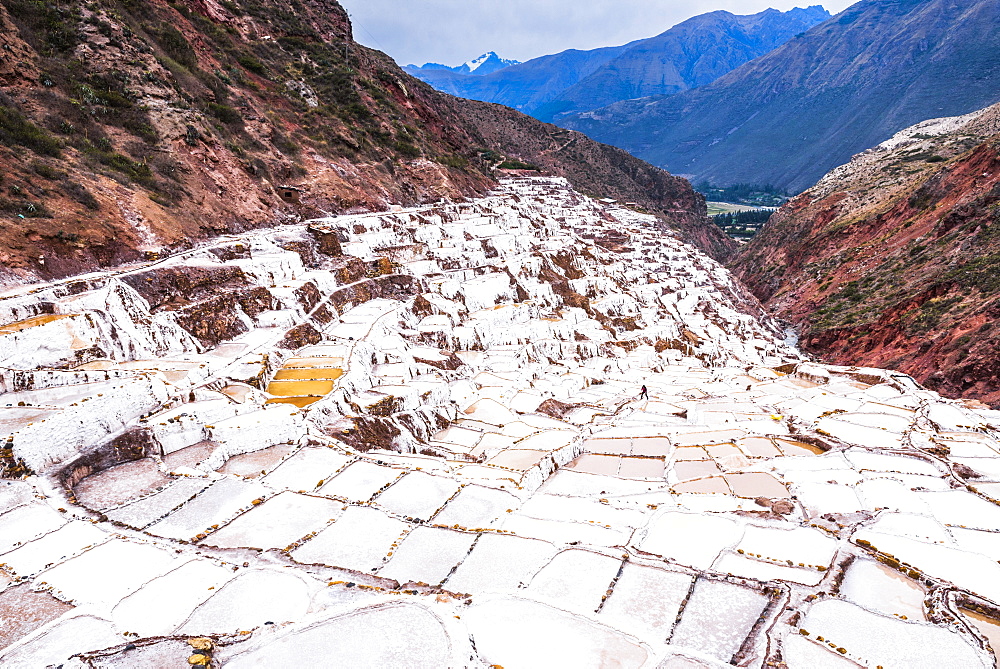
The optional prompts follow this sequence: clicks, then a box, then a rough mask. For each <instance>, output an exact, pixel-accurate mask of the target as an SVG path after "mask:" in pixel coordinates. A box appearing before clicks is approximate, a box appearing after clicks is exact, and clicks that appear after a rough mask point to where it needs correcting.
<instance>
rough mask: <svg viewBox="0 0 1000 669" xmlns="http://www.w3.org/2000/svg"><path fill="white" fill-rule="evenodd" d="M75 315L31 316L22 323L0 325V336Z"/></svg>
mask: <svg viewBox="0 0 1000 669" xmlns="http://www.w3.org/2000/svg"><path fill="white" fill-rule="evenodd" d="M75 315H76V314H45V315H44V316H33V317H32V318H26V319H24V320H23V321H17V322H16V323H8V324H7V325H0V335H6V334H14V333H16V332H21V331H22V330H27V329H29V328H36V327H38V326H39V325H45V324H46V323H52V322H53V321H60V320H62V319H64V318H72V317H73V316H75Z"/></svg>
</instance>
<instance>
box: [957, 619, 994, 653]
mask: <svg viewBox="0 0 1000 669" xmlns="http://www.w3.org/2000/svg"><path fill="white" fill-rule="evenodd" d="M959 610H960V611H961V612H962V615H964V616H965V617H966V618H968V619H969V622H971V623H972V624H973V625H975V627H976V629H978V630H979V633H980V634H982V635H983V636H984V637H986V640H987V641H989V642H990V646H991V647H992V648H993V657H994V658H996V659H997V661H998V662H1000V620H998V619H996V618H991V617H990V616H987V615H985V614H982V613H979V612H978V611H973V610H971V609H967V608H965V607H961V608H960V609H959Z"/></svg>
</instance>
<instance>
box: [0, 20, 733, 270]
mask: <svg viewBox="0 0 1000 669" xmlns="http://www.w3.org/2000/svg"><path fill="white" fill-rule="evenodd" d="M0 48H2V53H4V54H6V56H5V57H4V59H3V60H0V175H2V183H0V188H2V193H0V219H2V221H3V225H2V226H0V283H4V284H10V283H16V282H20V281H26V280H32V279H35V278H43V279H44V278H53V277H59V276H66V275H69V274H74V273H79V272H84V271H88V270H90V269H94V268H97V267H102V266H108V265H111V264H120V263H123V262H129V261H133V260H136V259H140V258H143V257H144V256H145V255H147V254H156V253H164V252H167V253H169V252H173V251H176V250H179V249H183V248H189V247H190V246H192V245H193V244H195V243H197V242H198V241H199V240H202V239H205V238H207V237H210V236H213V235H218V234H223V233H229V232H233V231H237V230H245V229H248V228H254V227H263V226H270V225H275V224H277V223H280V222H284V221H289V220H297V219H299V218H301V217H302V216H315V215H322V214H323V213H324V212H330V213H340V212H346V211H364V210H372V211H378V210H385V209H387V208H388V207H389V206H390V205H392V204H404V205H405V204H416V203H421V202H429V201H430V202H436V201H438V200H440V199H442V198H450V199H461V198H464V197H467V196H471V195H476V194H481V193H483V192H485V191H486V190H488V189H489V188H491V187H492V186H493V185H494V184H495V183H496V174H495V168H496V167H497V166H498V164H500V163H501V162H503V160H504V159H509V160H510V161H513V162H512V164H516V163H517V162H520V163H529V164H533V165H536V166H538V167H539V168H540V169H544V170H546V171H548V172H549V173H551V174H554V175H559V176H565V177H567V178H569V179H570V180H571V181H573V183H574V184H575V185H577V186H578V187H579V188H582V189H584V190H586V191H587V192H592V193H595V194H600V195H602V196H606V197H611V198H614V199H619V200H622V201H632V202H636V203H639V204H641V205H642V206H644V207H646V208H647V209H648V210H650V211H654V212H658V213H659V214H660V215H661V216H662V217H663V219H664V220H669V221H671V222H672V223H671V224H672V225H674V226H675V227H678V228H679V229H682V230H684V234H685V235H687V238H688V239H691V240H692V241H699V240H701V241H702V242H703V243H705V244H706V248H709V249H714V250H715V251H716V252H718V253H720V257H721V256H723V255H725V254H726V253H727V252H728V251H731V250H732V248H733V247H732V246H731V245H729V244H728V242H727V241H726V240H724V239H721V238H720V237H719V236H717V235H715V232H714V231H713V230H712V229H711V226H710V224H709V223H708V222H707V219H706V218H705V209H704V199H703V198H702V197H701V196H699V195H697V194H695V193H694V192H693V191H692V190H691V188H690V185H689V184H688V183H687V182H686V181H684V180H682V179H678V178H675V177H673V176H671V175H669V174H667V173H666V172H663V171H662V170H659V169H657V168H654V167H652V166H650V165H648V164H646V163H643V162H642V161H640V160H638V159H635V158H633V157H631V156H629V155H628V154H626V153H625V152H624V151H622V150H621V149H616V148H613V147H609V146H606V145H600V144H597V143H595V142H593V141H591V140H589V139H587V138H586V137H584V136H583V135H580V134H579V133H574V132H569V131H566V130H563V129H560V128H556V127H554V126H549V125H545V124H542V123H540V122H538V121H536V120H535V119H532V118H530V117H528V116H524V115H522V114H518V113H516V112H513V111H511V110H508V109H506V108H502V107H498V106H495V105H488V104H485V103H473V102H467V101H457V100H456V99H454V98H452V97H450V96H448V95H445V94H442V93H439V92H437V91H435V90H433V89H432V88H431V87H430V86H428V85H426V84H424V83H422V82H420V81H418V80H416V79H413V78H411V77H409V76H408V75H406V74H405V73H404V72H403V71H402V70H400V69H399V67H398V66H397V65H396V64H395V63H394V62H393V61H392V60H391V59H390V58H389V57H388V56H386V55H385V54H382V53H380V52H378V51H374V50H371V49H367V48H365V47H363V46H361V45H359V44H357V43H356V42H354V41H353V38H352V36H351V25H350V21H349V19H348V17H347V14H346V12H345V11H344V10H343V8H342V7H341V6H340V5H339V4H338V3H337V2H334V1H333V0H293V1H292V2H288V1H287V0H241V1H240V2H232V3H229V2H227V3H224V4H222V5H219V4H217V3H215V2H214V1H213V2H201V1H200V0H198V1H196V0H190V1H188V2H183V3H177V2H174V3H168V2H166V1H165V0H156V1H153V2H135V1H134V0H114V1H112V0H109V1H108V2H106V3H103V4H93V3H84V2H82V1H80V2H67V3H63V4H61V5H59V6H58V7H56V6H55V5H50V4H45V3H37V2H33V1H31V0H0ZM285 186H293V187H296V188H297V189H298V190H293V189H291V188H284V187H285ZM279 187H281V188H279Z"/></svg>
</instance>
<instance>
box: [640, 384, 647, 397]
mask: <svg viewBox="0 0 1000 669" xmlns="http://www.w3.org/2000/svg"><path fill="white" fill-rule="evenodd" d="M643 398H645V399H647V400H648V399H649V391H648V390H646V386H643V387H642V390H640V391H639V399H643Z"/></svg>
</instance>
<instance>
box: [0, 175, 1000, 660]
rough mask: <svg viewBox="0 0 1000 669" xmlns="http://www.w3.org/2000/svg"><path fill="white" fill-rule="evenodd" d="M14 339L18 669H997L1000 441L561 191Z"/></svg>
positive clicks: (511, 196) (69, 306) (71, 293)
mask: <svg viewBox="0 0 1000 669" xmlns="http://www.w3.org/2000/svg"><path fill="white" fill-rule="evenodd" d="M0 323H3V324H4V325H3V326H0V393H2V394H0V439H2V441H0V467H3V474H4V480H3V481H0V666H4V667H44V666H49V665H62V666H63V667H64V668H67V669H68V668H69V667H135V666H180V665H183V664H184V663H185V662H190V663H191V664H196V665H197V664H200V665H203V666H204V665H211V666H226V667H230V666H231V667H258V666H288V665H289V664H293V663H294V664H295V665H298V666H332V665H336V666H430V667H441V666H456V667H461V666H491V665H500V666H504V667H508V668H510V667H522V666H571V665H572V666H595V667H596V666H629V667H671V668H680V667H718V666H723V665H729V664H736V665H739V666H750V667H764V666H789V667H852V666H866V667H873V668H874V667H877V666H882V667H901V666H902V667H916V666H962V667H993V666H995V659H994V655H993V652H992V651H991V645H990V644H992V648H996V649H998V650H1000V617H998V616H1000V563H998V559H1000V502H998V501H997V500H1000V440H998V437H1000V412H996V411H988V410H982V409H976V408H971V407H968V406H966V405H964V404H963V403H961V402H957V401H951V400H946V399H943V398H941V397H940V396H938V395H937V394H935V393H933V392H930V391H928V390H926V389H924V388H922V387H920V386H919V385H918V384H917V383H915V382H914V381H913V380H912V379H911V378H910V377H908V376H906V375H903V374H899V373H895V372H890V371H885V370H878V369H867V368H856V367H835V366H829V365H820V364H816V363H813V362H810V361H808V360H806V359H805V358H804V357H803V356H801V355H800V354H799V353H798V351H797V350H796V349H794V348H792V347H791V346H789V345H788V344H786V343H784V341H783V339H784V334H783V332H782V331H781V329H780V328H779V327H778V325H777V324H776V323H774V322H772V321H771V320H770V319H769V318H768V317H767V316H766V314H765V313H764V311H763V310H762V309H761V307H760V305H759V303H757V302H756V300H754V298H752V297H751V296H750V295H749V293H748V292H747V291H746V290H745V289H744V288H743V287H742V286H740V285H739V284H738V283H736V282H735V281H734V280H733V279H732V277H731V276H730V275H729V273H728V272H727V271H726V270H725V269H724V268H722V267H721V266H720V265H718V264H717V263H716V262H714V261H712V260H710V259H708V258H707V257H706V256H704V255H702V254H700V253H699V252H697V251H695V250H694V249H692V248H691V247H689V246H687V245H685V244H684V243H682V242H680V241H679V240H678V239H676V238H675V237H673V236H672V235H671V233H669V232H666V231H664V229H663V228H662V227H660V226H659V225H658V223H657V220H656V219H655V218H653V217H651V216H646V215H642V214H638V213H635V212H633V211H631V210H628V209H626V208H623V207H619V206H616V205H610V206H605V205H603V204H601V203H599V202H596V201H594V200H591V199H588V198H585V197H583V196H582V195H579V194H577V193H575V192H574V191H572V190H571V189H570V188H569V186H568V185H567V184H566V182H564V181H562V180H559V179H543V178H524V179H517V180H511V181H507V182H505V183H503V184H502V185H501V187H500V188H498V190H497V191H495V192H494V193H492V194H490V195H489V196H488V197H485V198H481V199H478V200H474V201H470V202H468V203H464V204H448V205H444V204H442V205H438V206H433V207H424V208H420V209H413V210H403V211H397V212H392V213H381V214H366V215H357V216H345V217H338V218H332V219H322V220H317V221H311V222H310V223H309V224H308V225H302V226H285V227H282V228H277V229H273V230H269V231H257V232H254V233H248V234H246V235H242V236H233V237H226V238H221V239H219V240H216V241H215V242H213V243H212V244H211V245H209V246H206V247H204V248H202V249H199V250H197V251H192V252H188V253H185V254H183V255H181V256H177V257H174V258H168V259H165V260H163V261H160V262H157V263H150V264H147V265H143V266H136V267H130V268H123V269H121V270H119V271H117V272H109V273H102V274H94V275H89V276H86V277H75V278H74V279H72V280H68V281H65V282H60V283H55V284H49V285H44V286H33V287H25V288H20V289H13V290H10V291H8V292H7V293H5V294H3V295H0ZM643 388H645V389H646V390H647V391H648V393H643V392H642V389H643Z"/></svg>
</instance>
